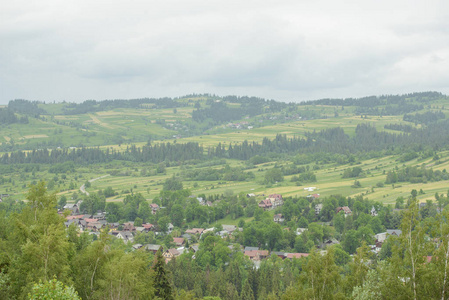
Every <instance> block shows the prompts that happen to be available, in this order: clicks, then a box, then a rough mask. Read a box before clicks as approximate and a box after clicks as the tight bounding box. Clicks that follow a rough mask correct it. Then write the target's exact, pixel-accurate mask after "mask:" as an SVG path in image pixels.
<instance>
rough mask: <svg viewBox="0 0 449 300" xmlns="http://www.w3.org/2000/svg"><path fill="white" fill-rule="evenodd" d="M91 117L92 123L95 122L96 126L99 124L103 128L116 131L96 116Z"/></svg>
mask: <svg viewBox="0 0 449 300" xmlns="http://www.w3.org/2000/svg"><path fill="white" fill-rule="evenodd" d="M89 117H90V118H91V119H92V121H93V122H94V123H95V124H98V125H100V126H103V127H106V128H109V129H114V128H113V127H111V126H110V125H109V124H107V123H104V122H101V121H100V120H99V119H98V118H97V117H96V116H94V115H92V114H89Z"/></svg>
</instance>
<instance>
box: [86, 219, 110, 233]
mask: <svg viewBox="0 0 449 300" xmlns="http://www.w3.org/2000/svg"><path fill="white" fill-rule="evenodd" d="M104 226H105V224H104V223H102V222H99V221H94V222H88V223H87V225H86V229H87V230H91V231H95V232H97V231H99V230H100V229H101V228H103V227H104Z"/></svg>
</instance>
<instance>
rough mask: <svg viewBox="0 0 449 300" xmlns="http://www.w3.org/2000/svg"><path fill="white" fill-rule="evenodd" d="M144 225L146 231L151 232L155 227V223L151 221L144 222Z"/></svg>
mask: <svg viewBox="0 0 449 300" xmlns="http://www.w3.org/2000/svg"><path fill="white" fill-rule="evenodd" d="M142 227H143V228H144V230H143V231H144V232H150V231H152V230H154V229H155V227H154V225H153V224H150V223H145V224H142Z"/></svg>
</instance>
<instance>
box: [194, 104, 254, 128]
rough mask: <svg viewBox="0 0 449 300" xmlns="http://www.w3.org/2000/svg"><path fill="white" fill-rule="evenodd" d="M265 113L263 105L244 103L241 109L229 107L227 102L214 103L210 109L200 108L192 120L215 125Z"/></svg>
mask: <svg viewBox="0 0 449 300" xmlns="http://www.w3.org/2000/svg"><path fill="white" fill-rule="evenodd" d="M262 112H263V106H262V105H254V104H253V105H247V104H245V103H242V104H241V106H240V107H229V106H228V105H226V103H225V102H223V101H219V102H215V101H214V102H212V103H211V104H210V107H207V108H198V109H196V110H194V111H193V112H192V119H193V120H194V121H195V122H199V123H201V122H204V121H206V120H207V119H210V120H211V122H212V123H214V124H220V123H223V122H227V121H232V120H239V119H242V118H243V116H246V115H248V116H256V115H259V114H261V113H262Z"/></svg>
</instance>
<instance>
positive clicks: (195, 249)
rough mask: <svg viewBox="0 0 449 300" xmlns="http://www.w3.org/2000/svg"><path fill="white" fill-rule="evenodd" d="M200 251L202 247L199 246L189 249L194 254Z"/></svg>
mask: <svg viewBox="0 0 449 300" xmlns="http://www.w3.org/2000/svg"><path fill="white" fill-rule="evenodd" d="M199 249H200V247H199V246H198V245H192V246H190V247H189V250H190V251H192V252H193V253H195V252H197V251H198V250H199Z"/></svg>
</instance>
